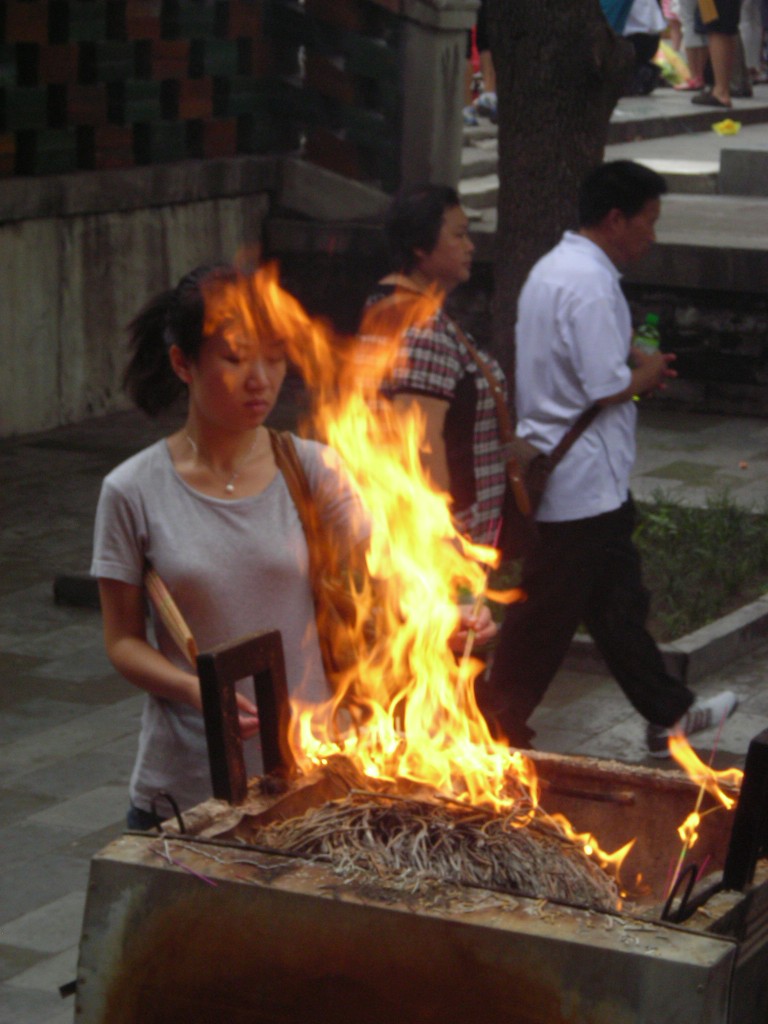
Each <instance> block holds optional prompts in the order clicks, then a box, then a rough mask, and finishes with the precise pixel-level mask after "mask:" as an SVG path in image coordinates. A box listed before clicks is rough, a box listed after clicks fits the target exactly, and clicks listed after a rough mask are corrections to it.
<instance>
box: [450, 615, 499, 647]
mask: <svg viewBox="0 0 768 1024" xmlns="http://www.w3.org/2000/svg"><path fill="white" fill-rule="evenodd" d="M459 615H460V616H461V623H460V625H459V628H458V629H457V630H456V632H455V633H454V634H453V635H452V636H451V639H450V641H449V643H450V647H451V650H452V651H456V652H457V653H459V654H460V653H462V652H463V650H464V648H465V646H466V643H467V637H468V636H469V631H470V630H472V633H473V635H474V643H475V645H476V646H478V647H481V646H482V645H483V644H487V643H488V642H489V641H490V640H493V638H494V637H495V636H496V633H497V630H498V627H497V625H496V623H495V622H494V621H493V618H492V616H491V611H490V609H489V607H488V605H486V604H484V605H482V607H481V608H480V611H479V612H477V614H475V608H474V605H471V604H460V605H459Z"/></svg>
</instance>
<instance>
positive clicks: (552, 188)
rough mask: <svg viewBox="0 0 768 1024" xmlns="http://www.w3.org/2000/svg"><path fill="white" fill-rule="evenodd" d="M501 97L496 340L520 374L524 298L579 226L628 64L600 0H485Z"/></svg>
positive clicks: (507, 364)
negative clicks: (542, 262)
mask: <svg viewBox="0 0 768 1024" xmlns="http://www.w3.org/2000/svg"><path fill="white" fill-rule="evenodd" d="M486 2H487V14H488V31H489V36H490V41H491V51H492V54H493V59H494V64H495V68H496V78H497V91H498V103H499V203H498V230H497V235H496V254H495V289H494V315H493V320H494V348H495V351H496V354H497V355H498V357H499V359H500V361H501V363H502V365H503V366H504V367H505V369H506V370H507V372H508V374H509V375H510V381H511V379H512V375H513V374H514V323H515V318H516V308H517V298H518V295H519V293H520V289H521V287H522V285H523V283H524V281H525V278H526V277H527V275H528V272H529V271H530V269H531V267H532V266H533V264H534V263H535V262H536V260H537V259H538V258H539V257H540V256H542V255H543V254H544V253H545V252H546V251H547V250H549V249H551V248H552V246H553V245H555V244H556V243H557V241H558V240H559V239H560V236H561V235H562V233H563V231H564V230H565V229H566V228H573V227H575V226H576V212H577V196H578V188H579V183H580V181H581V179H582V178H583V176H584V174H585V173H586V172H587V171H588V170H589V169H590V168H592V167H594V166H596V165H597V164H599V163H600V162H601V161H602V159H603V152H604V149H605V142H606V137H607V132H608V123H609V121H610V117H611V113H612V111H613V109H614V107H615V105H616V101H617V100H618V98H619V96H620V94H621V87H622V84H623V82H624V81H625V79H626V75H627V72H628V68H629V66H630V63H631V47H630V46H629V44H628V43H626V42H625V41H624V40H623V39H620V38H617V37H616V36H615V35H614V33H613V31H612V30H611V28H610V27H609V25H608V23H607V21H606V20H605V17H604V15H603V13H602V10H601V8H600V4H599V0H533V2H531V0H486Z"/></svg>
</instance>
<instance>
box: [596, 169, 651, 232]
mask: <svg viewBox="0 0 768 1024" xmlns="http://www.w3.org/2000/svg"><path fill="white" fill-rule="evenodd" d="M666 191H667V183H666V181H665V180H664V178H662V176H661V175H660V174H657V173H656V171H652V170H651V169H650V167H644V166H643V165H642V164H637V163H635V162H634V161H633V160H612V161H610V162H609V163H607V164H601V165H600V166H599V167H596V168H595V169H594V170H593V171H590V173H589V174H588V175H587V176H586V178H585V179H584V181H583V182H582V185H581V189H580V191H579V226H580V227H583V228H588V227H594V226H595V225H596V224H599V223H600V222H601V221H602V220H603V219H604V218H605V217H607V216H608V214H609V213H610V212H611V210H620V211H621V212H622V213H623V214H624V216H625V217H634V216H635V214H637V213H639V212H640V211H641V210H642V208H643V207H644V206H645V204H646V203H647V202H648V201H649V200H650V199H658V198H659V197H660V196H663V195H664V193H665V192H666Z"/></svg>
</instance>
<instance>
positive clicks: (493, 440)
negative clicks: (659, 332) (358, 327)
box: [364, 185, 506, 544]
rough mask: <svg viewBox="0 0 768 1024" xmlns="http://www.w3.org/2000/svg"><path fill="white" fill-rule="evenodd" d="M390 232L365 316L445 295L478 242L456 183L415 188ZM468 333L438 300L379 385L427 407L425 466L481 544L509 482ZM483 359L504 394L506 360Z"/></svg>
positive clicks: (405, 402)
mask: <svg viewBox="0 0 768 1024" xmlns="http://www.w3.org/2000/svg"><path fill="white" fill-rule="evenodd" d="M386 232H387V238H388V241H389V245H390V249H391V252H392V262H393V266H394V267H395V268H396V269H395V271H394V272H393V273H391V274H389V275H387V276H386V277H385V278H383V279H382V280H381V281H380V282H379V284H378V285H377V287H376V289H375V290H374V292H373V294H372V295H371V296H369V298H368V302H367V311H368V314H370V313H371V311H373V312H374V313H375V311H376V308H377V306H379V307H380V306H381V304H382V303H384V304H386V303H387V302H389V303H391V302H393V301H398V300H401V301H403V302H407V301H408V297H409V296H412V297H413V298H416V297H418V296H419V295H423V294H425V293H429V292H434V291H437V292H438V293H440V294H441V295H442V296H443V298H444V296H445V295H447V294H448V293H449V292H450V291H452V290H453V289H454V288H455V287H456V286H457V285H459V284H462V283H463V282H465V281H467V280H468V279H469V276H470V272H471V268H472V253H473V252H474V248H475V247H474V244H473V242H472V240H471V238H470V237H469V230H468V220H467V215H466V214H465V213H464V211H463V210H462V208H461V205H460V203H459V197H458V194H457V193H456V191H455V189H452V188H449V187H447V186H443V185H417V186H412V187H411V188H409V189H408V190H407V191H405V192H403V193H402V194H400V195H399V196H398V197H397V198H396V199H395V200H394V201H393V203H392V205H391V207H390V209H389V211H388V214H387V218H386ZM465 337H466V336H465V335H464V334H463V332H462V331H461V330H460V328H459V327H458V326H457V324H456V323H455V322H454V321H453V320H452V319H451V318H450V317H449V316H448V314H447V313H446V312H445V310H444V308H443V306H442V304H441V305H440V307H439V308H438V309H437V311H436V312H435V313H434V314H433V315H432V316H431V317H430V318H429V319H428V320H426V321H424V322H422V323H421V324H420V325H419V326H413V327H410V328H408V329H407V330H406V331H405V333H404V334H403V337H402V343H401V347H400V351H399V353H398V358H397V361H396V364H395V367H394V369H393V371H392V373H391V375H390V376H389V377H388V378H387V379H386V381H385V382H384V384H383V385H382V389H381V390H382V393H383V394H384V395H385V396H386V397H387V398H389V399H390V400H391V401H392V402H393V404H394V406H395V408H397V407H401V408H403V409H406V408H408V407H410V406H411V404H412V403H414V402H415V403H416V404H417V405H418V406H419V407H420V409H421V411H422V413H423V416H424V419H425V422H426V436H425V444H424V447H423V452H422V457H423V462H424V466H425V468H426V470H427V472H428V473H429V475H430V477H431V479H432V480H433V482H434V484H435V486H436V487H438V488H439V489H441V490H443V491H446V492H448V493H449V494H450V495H451V498H452V504H453V513H454V515H455V517H456V520H457V522H458V524H459V526H460V529H461V530H462V532H464V533H466V534H468V535H469V536H470V537H471V538H472V540H473V541H475V542H477V543H481V544H493V543H494V540H495V539H496V537H497V528H498V524H499V519H500V516H501V506H502V499H503V496H504V490H505V485H506V476H505V466H504V455H503V450H502V440H501V436H500V431H499V418H498V413H497V400H496V399H495V398H494V395H493V392H492V390H491V386H490V383H489V381H488V380H487V378H486V375H485V374H484V373H483V371H482V368H481V367H480V366H479V365H478V361H477V359H476V358H475V355H476V354H477V353H476V352H475V354H473V351H474V346H473V343H472V342H471V341H470V342H469V345H468V344H467V341H466V340H465ZM364 340H367V341H373V342H375V340H376V339H375V337H370V336H368V337H367V338H364ZM480 358H481V359H482V361H483V363H485V365H486V368H487V370H488V371H489V372H490V374H491V375H492V377H493V378H494V379H495V381H496V382H497V387H499V388H500V389H501V393H502V395H503V396H504V400H506V382H505V379H504V374H503V372H502V370H501V368H500V366H499V365H498V363H497V362H496V361H495V360H494V359H492V358H491V357H490V356H487V355H485V354H482V355H481V356H480Z"/></svg>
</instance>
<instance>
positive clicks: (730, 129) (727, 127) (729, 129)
mask: <svg viewBox="0 0 768 1024" xmlns="http://www.w3.org/2000/svg"><path fill="white" fill-rule="evenodd" d="M712 131H713V132H717V134H718V135H736V134H737V133H738V132H740V131H741V121H732V120H731V119H730V117H726V119H725V120H724V121H718V122H717V123H716V124H713V125H712Z"/></svg>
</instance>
